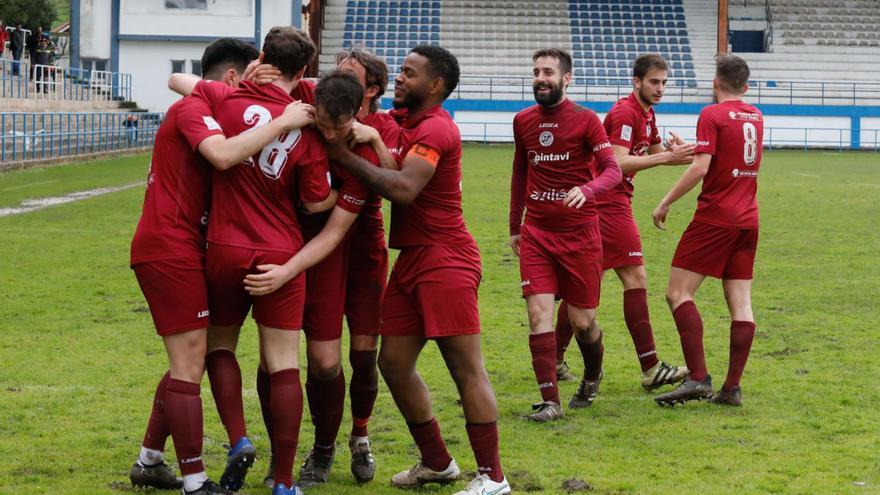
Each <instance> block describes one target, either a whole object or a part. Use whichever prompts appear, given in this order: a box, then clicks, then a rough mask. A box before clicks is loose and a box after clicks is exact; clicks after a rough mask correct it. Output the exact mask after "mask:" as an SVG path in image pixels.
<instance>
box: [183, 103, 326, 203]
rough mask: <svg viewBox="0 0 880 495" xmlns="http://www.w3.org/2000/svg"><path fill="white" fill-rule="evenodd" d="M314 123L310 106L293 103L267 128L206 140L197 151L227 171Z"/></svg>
mask: <svg viewBox="0 0 880 495" xmlns="http://www.w3.org/2000/svg"><path fill="white" fill-rule="evenodd" d="M314 121H315V109H314V108H313V107H312V106H311V105H308V104H305V103H301V102H298V101H295V102H293V103H290V104H288V105H287V107H286V108H285V109H284V112H283V113H282V114H281V115H280V116H278V117H277V118H274V119H272V120H271V121H270V122H269V123H268V124H266V125H264V126H260V127H254V128H252V129H251V131H250V132H245V133H242V134H239V135H238V136H235V137H231V138H227V137H225V136H223V135H221V134H216V135H213V136H210V137H208V138H205V139H204V140H203V141H202V142H201V143H199V148H198V150H199V153H200V154H201V155H202V156H203V157H205V159H207V160H208V161H209V162H211V165H213V166H214V168H216V169H217V170H228V169H230V168H232V167H234V166H236V165H238V164H239V163H241V162H242V161H244V160H246V159H248V158H249V157H251V156H253V155H255V154H256V153H258V152H259V151H260V150H261V149H263V148H264V147H265V146H267V145H268V144H269V143H271V142H272V141H273V140H275V139H276V138H277V137H278V136H280V135H281V134H282V133H284V132H287V131H290V130H292V129H299V128H302V127H305V126H307V125H310V124H312V123H313V122H314ZM325 209H327V208H325ZM321 211H323V210H321Z"/></svg>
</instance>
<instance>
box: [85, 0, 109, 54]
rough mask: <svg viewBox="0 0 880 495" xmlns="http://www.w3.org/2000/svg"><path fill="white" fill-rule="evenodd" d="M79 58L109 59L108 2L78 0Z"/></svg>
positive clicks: (106, 0)
mask: <svg viewBox="0 0 880 495" xmlns="http://www.w3.org/2000/svg"><path fill="white" fill-rule="evenodd" d="M79 5H80V29H79V50H80V52H79V56H80V57H82V58H100V59H109V58H110V19H111V16H110V0H80V4H79Z"/></svg>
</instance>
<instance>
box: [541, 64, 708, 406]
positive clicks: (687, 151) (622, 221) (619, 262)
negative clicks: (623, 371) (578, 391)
mask: <svg viewBox="0 0 880 495" xmlns="http://www.w3.org/2000/svg"><path fill="white" fill-rule="evenodd" d="M668 70H669V68H668V66H667V64H666V61H665V60H663V57H661V56H660V55H657V54H653V53H650V54H645V55H641V56H639V57H638V58H636V60H635V62H634V63H633V92H632V93H630V94H629V96H627V97H626V98H622V99H620V100H619V101H618V102H617V103H615V104H614V106H613V107H611V111H609V112H608V114H607V115H606V116H605V121H604V126H605V132H607V133H608V138H609V141H610V142H611V148H612V149H613V150H614V156H615V157H616V158H617V162H618V164H620V170H621V172H622V173H623V180H622V181H620V183H619V184H617V186H616V187H614V188H613V189H611V190H610V191H608V192H606V193H605V194H601V195H599V196H598V197H597V198H596V203H597V204H598V206H599V230H600V232H601V234H602V257H603V262H602V269H603V270H604V271H607V270H614V272H615V273H616V274H617V277H618V278H619V279H620V281H621V283H622V284H623V318H624V321H625V322H626V326H627V329H628V330H629V334H630V337H631V338H632V341H633V345H634V346H635V350H636V357H637V358H638V360H639V365H640V367H641V371H642V375H641V382H642V387H643V388H644V389H645V390H648V391H650V390H654V389H656V388H658V387H661V386H663V385H668V384H673V383H678V382H680V381H682V380H684V379H685V377H687V369H686V368H684V367H679V366H673V365H670V364H667V363H665V362H663V361H660V359H659V357H658V356H657V348H656V346H655V344H654V332H653V329H652V328H651V320H650V318H649V315H648V297H647V287H648V285H647V273H646V272H645V265H644V263H645V262H644V259H643V257H642V242H641V238H640V236H639V228H638V225H636V221H635V218H633V212H632V196H633V191H634V182H635V175H636V173H637V172H640V171H642V170H647V169H649V168H653V167H656V166H658V165H679V164H686V163H690V161H691V160H692V157H693V150H694V147H695V145H693V144H681V140H680V138H679V137H678V136H676V135H674V134H673V144H671V146H670V148H669V149H667V148H666V147H664V146H663V144H661V140H660V134H659V132H658V131H657V118H656V116H655V114H654V105H656V104H658V103H660V100H661V99H662V98H663V93H664V91H665V90H666V80H667V79H666V75H667V73H668ZM593 326H594V327H596V328H595V330H596V331H597V332H598V333H599V334H600V335H601V333H602V330H601V329H598V321H594V322H593ZM571 335H572V331H571V325H570V324H569V322H568V312H567V304H565V303H563V304H560V305H559V314H558V317H557V323H556V366H557V377H558V376H559V375H560V373H562V374H564V373H565V369H564V368H563V367H565V366H566V365H565V361H564V359H563V356H564V353H565V348H566V347H567V346H568V342H569V341H570V339H571Z"/></svg>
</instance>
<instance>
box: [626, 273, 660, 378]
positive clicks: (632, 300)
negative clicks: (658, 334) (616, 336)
mask: <svg viewBox="0 0 880 495" xmlns="http://www.w3.org/2000/svg"><path fill="white" fill-rule="evenodd" d="M623 319H624V320H626V328H628V329H629V336H630V337H632V341H633V345H635V347H636V355H637V356H638V358H639V364H640V365H641V366H642V371H648V370H649V369H651V368H653V367H654V366H656V365H657V363H658V360H657V347H656V346H655V345H654V330H652V329H651V318H650V317H649V316H648V291H646V290H645V289H630V290H626V291H623Z"/></svg>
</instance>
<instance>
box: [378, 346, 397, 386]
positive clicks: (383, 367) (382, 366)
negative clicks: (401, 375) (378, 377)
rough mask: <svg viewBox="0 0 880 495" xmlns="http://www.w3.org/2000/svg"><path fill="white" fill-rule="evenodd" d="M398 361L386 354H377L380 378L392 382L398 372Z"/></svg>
mask: <svg viewBox="0 0 880 495" xmlns="http://www.w3.org/2000/svg"><path fill="white" fill-rule="evenodd" d="M398 361H399V360H397V359H395V358H394V356H392V355H390V354H389V353H387V352H380V353H379V359H378V362H377V364H378V365H379V372H380V373H382V377H383V378H385V381H386V382H388V381H393V380H394V376H395V375H396V374H397V372H398V371H399V370H400V363H399V362H398Z"/></svg>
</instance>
